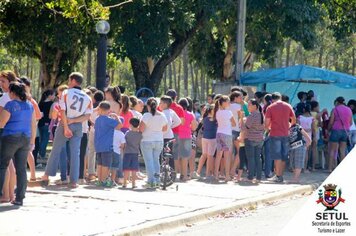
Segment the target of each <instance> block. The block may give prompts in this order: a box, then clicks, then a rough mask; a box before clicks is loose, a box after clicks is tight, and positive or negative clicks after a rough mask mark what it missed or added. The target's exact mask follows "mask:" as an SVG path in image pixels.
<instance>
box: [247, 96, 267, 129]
mask: <svg viewBox="0 0 356 236" xmlns="http://www.w3.org/2000/svg"><path fill="white" fill-rule="evenodd" d="M250 102H251V104H252V105H254V106H256V108H257V110H258V111H259V112H260V115H261V124H263V120H264V119H263V113H262V107H261V105H260V104H259V103H258V101H257V100H256V99H254V98H253V99H251V100H250Z"/></svg>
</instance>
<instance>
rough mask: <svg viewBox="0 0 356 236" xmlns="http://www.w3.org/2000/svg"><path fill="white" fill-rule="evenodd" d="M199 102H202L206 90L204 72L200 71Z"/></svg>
mask: <svg viewBox="0 0 356 236" xmlns="http://www.w3.org/2000/svg"><path fill="white" fill-rule="evenodd" d="M200 81H201V82H200V86H201V87H200V88H201V89H200V102H202V101H204V95H205V94H204V92H205V90H206V86H205V77H204V71H202V70H200Z"/></svg>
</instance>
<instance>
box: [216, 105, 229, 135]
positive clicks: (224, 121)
mask: <svg viewBox="0 0 356 236" xmlns="http://www.w3.org/2000/svg"><path fill="white" fill-rule="evenodd" d="M232 117H233V115H232V112H231V111H230V110H218V111H217V112H216V121H217V122H218V130H217V132H216V133H220V134H226V135H232V125H231V118H232Z"/></svg>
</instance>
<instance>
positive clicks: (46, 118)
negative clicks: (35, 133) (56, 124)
mask: <svg viewBox="0 0 356 236" xmlns="http://www.w3.org/2000/svg"><path fill="white" fill-rule="evenodd" d="M54 98H55V96H54V91H53V90H51V89H48V90H46V91H44V92H43V93H42V96H41V100H40V102H39V104H38V106H39V108H40V110H41V112H42V114H43V116H42V118H41V119H40V120H39V121H38V130H39V135H40V140H39V141H40V146H39V155H40V158H42V159H44V158H45V156H46V149H47V145H48V141H49V134H50V132H49V125H50V123H51V118H50V110H51V107H52V104H53V100H54Z"/></svg>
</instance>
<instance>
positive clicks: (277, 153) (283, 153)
mask: <svg viewBox="0 0 356 236" xmlns="http://www.w3.org/2000/svg"><path fill="white" fill-rule="evenodd" d="M270 140H271V141H270V150H271V159H272V160H282V161H287V160H288V154H289V146H290V144H289V137H288V136H286V137H270Z"/></svg>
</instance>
